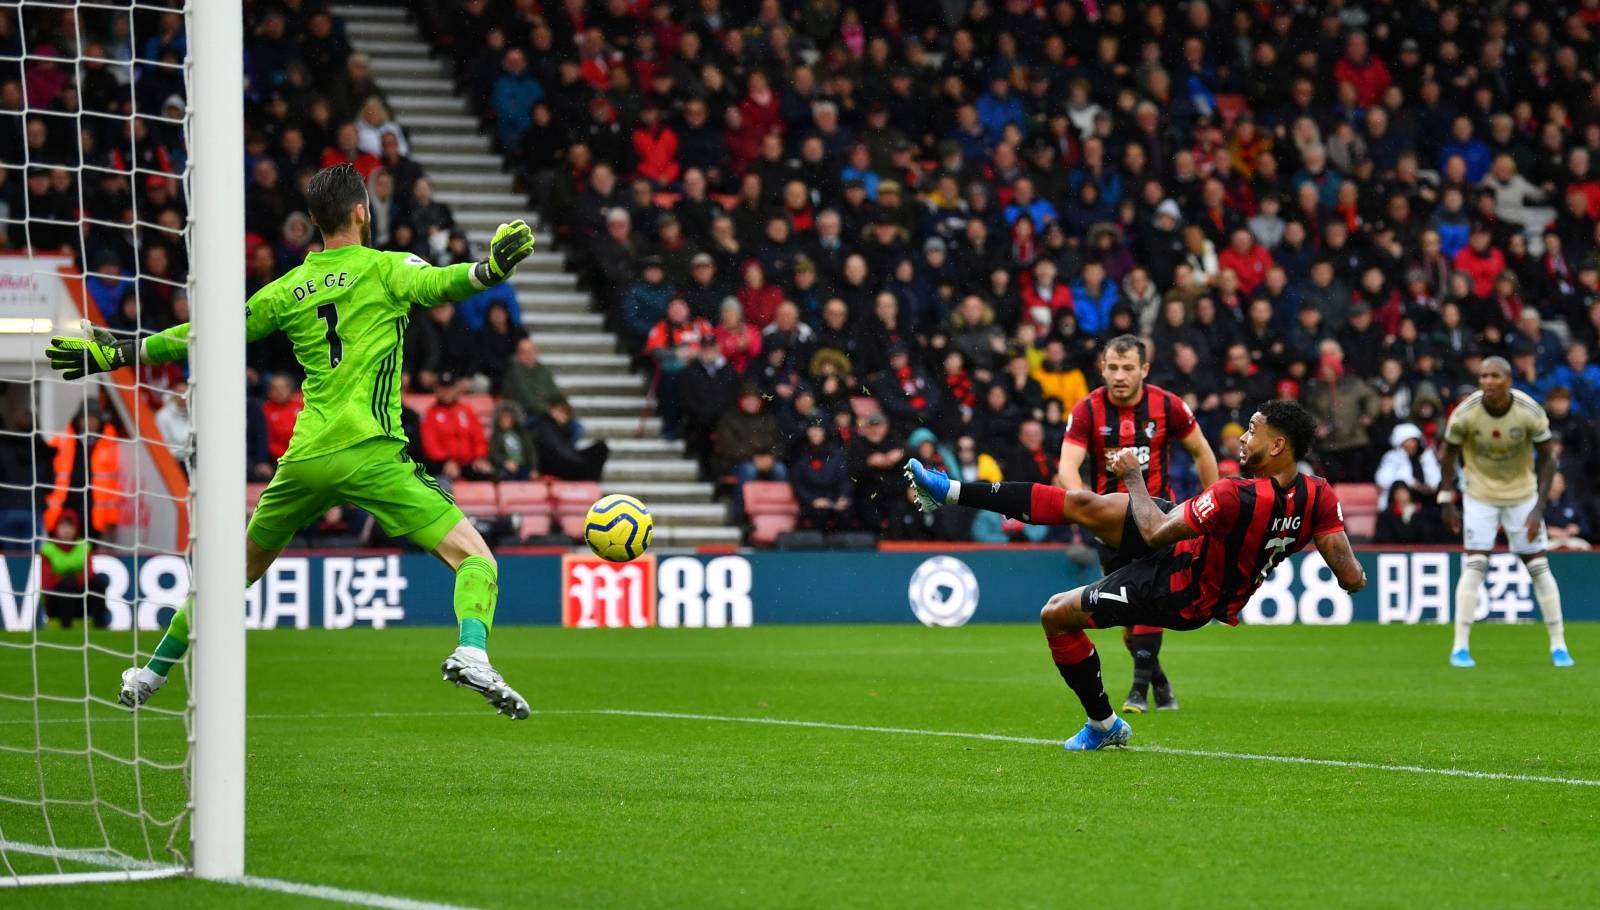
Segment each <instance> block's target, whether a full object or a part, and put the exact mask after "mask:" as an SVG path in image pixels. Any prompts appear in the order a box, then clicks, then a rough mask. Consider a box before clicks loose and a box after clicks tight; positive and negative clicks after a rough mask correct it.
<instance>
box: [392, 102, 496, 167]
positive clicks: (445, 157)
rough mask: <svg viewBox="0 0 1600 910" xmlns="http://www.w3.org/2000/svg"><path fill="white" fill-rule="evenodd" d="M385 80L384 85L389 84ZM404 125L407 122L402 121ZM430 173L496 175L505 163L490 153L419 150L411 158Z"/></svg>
mask: <svg viewBox="0 0 1600 910" xmlns="http://www.w3.org/2000/svg"><path fill="white" fill-rule="evenodd" d="M389 81H390V80H388V79H385V80H384V82H383V84H384V85H388V84H389ZM400 122H401V124H404V123H405V121H404V120H402V121H400ZM411 157H413V158H415V159H416V160H417V163H418V164H420V165H422V166H423V167H424V168H426V169H427V170H428V171H430V172H431V171H455V172H460V171H494V172H495V173H496V174H499V173H503V172H504V171H505V162H503V161H501V160H500V156H499V155H492V154H490V153H489V152H469V151H461V150H445V151H432V150H428V149H421V148H419V149H417V150H416V151H415V153H414V154H413V155H412V156H411Z"/></svg>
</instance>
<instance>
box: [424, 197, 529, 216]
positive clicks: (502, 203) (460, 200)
mask: <svg viewBox="0 0 1600 910" xmlns="http://www.w3.org/2000/svg"><path fill="white" fill-rule="evenodd" d="M434 196H435V197H437V198H438V200H439V201H440V202H443V203H446V204H448V205H449V206H450V207H451V208H453V209H457V210H458V211H459V210H460V209H463V208H467V207H479V208H494V209H496V211H493V212H484V213H483V214H485V215H488V216H491V217H497V218H501V219H503V218H504V216H505V212H506V211H513V212H521V211H522V210H523V209H526V208H527V207H528V197H527V196H524V195H522V194H521V193H495V192H488V191H478V192H473V191H470V190H469V191H467V192H462V191H460V190H452V191H450V192H443V191H441V192H438V193H434ZM458 220H459V219H458Z"/></svg>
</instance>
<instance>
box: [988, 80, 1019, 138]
mask: <svg viewBox="0 0 1600 910" xmlns="http://www.w3.org/2000/svg"><path fill="white" fill-rule="evenodd" d="M1025 116H1026V112H1025V111H1024V110H1023V108H1022V99H1021V98H1018V97H1017V96H1016V95H1013V94H1012V93H1011V83H1009V82H1007V81H1006V78H1005V77H1004V76H1001V75H996V76H995V77H994V78H993V79H991V80H989V90H988V91H987V92H984V93H983V94H982V95H980V96H978V120H979V122H981V123H982V124H983V132H984V139H985V141H986V142H987V143H988V144H989V145H994V144H995V143H996V142H999V141H1000V139H1001V137H1002V136H1004V135H1005V132H1006V124H1008V123H1014V124H1016V125H1017V126H1019V127H1020V126H1022V125H1023V118H1024V117H1025Z"/></svg>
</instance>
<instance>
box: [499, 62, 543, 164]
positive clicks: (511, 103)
mask: <svg viewBox="0 0 1600 910" xmlns="http://www.w3.org/2000/svg"><path fill="white" fill-rule="evenodd" d="M542 98H544V86H542V85H540V84H539V80H537V79H535V78H533V74H532V73H530V72H528V58H527V57H525V56H523V54H522V51H520V50H517V49H516V48H512V49H511V50H509V51H506V59H505V63H504V64H503V67H502V70H501V73H500V75H499V76H497V77H495V80H494V89H493V90H492V92H491V93H490V96H489V106H490V107H491V108H492V109H493V110H494V119H495V129H496V131H498V132H499V134H500V142H501V144H502V145H503V146H504V147H505V148H506V149H508V150H515V149H519V148H521V147H522V134H523V133H526V132H527V131H528V127H529V125H531V124H532V123H533V106H534V105H535V104H538V103H539V101H540V100H541V99H542Z"/></svg>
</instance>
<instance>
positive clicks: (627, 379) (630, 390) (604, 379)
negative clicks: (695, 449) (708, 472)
mask: <svg viewBox="0 0 1600 910" xmlns="http://www.w3.org/2000/svg"><path fill="white" fill-rule="evenodd" d="M559 382H560V384H561V391H562V392H564V393H566V394H568V395H573V396H579V395H638V394H640V393H642V392H643V391H644V379H643V378H641V377H639V376H635V375H634V374H632V373H613V374H606V373H599V374H593V375H583V374H573V373H568V374H566V375H564V376H562V377H560V379H559ZM641 454H644V455H651V454H659V455H663V456H665V455H671V456H674V457H677V456H681V455H682V454H683V447H682V446H679V447H678V448H676V449H661V450H658V452H647V451H643V450H641Z"/></svg>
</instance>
